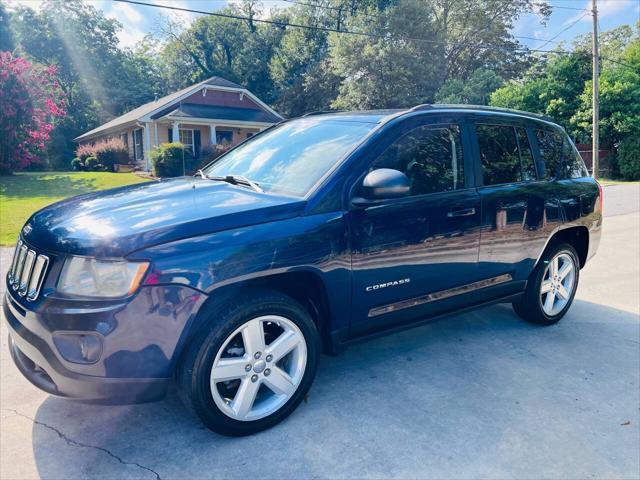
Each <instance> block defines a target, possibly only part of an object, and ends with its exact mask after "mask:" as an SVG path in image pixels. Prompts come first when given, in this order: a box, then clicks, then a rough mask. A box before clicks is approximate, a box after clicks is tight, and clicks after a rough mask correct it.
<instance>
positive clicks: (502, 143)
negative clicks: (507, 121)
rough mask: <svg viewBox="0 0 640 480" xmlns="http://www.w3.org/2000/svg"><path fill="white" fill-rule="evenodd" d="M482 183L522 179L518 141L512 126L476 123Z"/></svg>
mask: <svg viewBox="0 0 640 480" xmlns="http://www.w3.org/2000/svg"><path fill="white" fill-rule="evenodd" d="M476 133H477V135H478V145H479V146H480V160H481V162H482V177H483V180H484V185H498V184H501V183H514V182H520V181H521V180H522V174H521V171H520V155H519V153H518V141H517V139H516V131H515V129H514V128H513V127H510V126H506V125H477V127H476Z"/></svg>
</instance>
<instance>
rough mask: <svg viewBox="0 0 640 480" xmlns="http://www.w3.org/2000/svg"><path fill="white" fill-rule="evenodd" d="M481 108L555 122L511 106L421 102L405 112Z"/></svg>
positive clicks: (547, 117)
mask: <svg viewBox="0 0 640 480" xmlns="http://www.w3.org/2000/svg"><path fill="white" fill-rule="evenodd" d="M435 109H441V110H483V111H486V112H502V113H513V114H516V115H522V116H525V117H531V118H537V119H539V120H544V121H546V122H552V123H555V120H554V119H553V118H551V117H549V116H547V115H541V114H539V113H531V112H524V111H522V110H516V109H513V108H503V107H490V106H487V105H461V104H444V103H442V104H438V103H434V104H431V103H423V104H421V105H416V106H415V107H413V108H410V109H409V110H407V112H418V111H422V110H435Z"/></svg>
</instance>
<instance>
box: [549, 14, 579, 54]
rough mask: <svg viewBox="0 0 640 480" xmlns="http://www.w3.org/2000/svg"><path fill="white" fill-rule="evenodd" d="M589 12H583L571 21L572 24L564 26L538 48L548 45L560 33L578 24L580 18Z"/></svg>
mask: <svg viewBox="0 0 640 480" xmlns="http://www.w3.org/2000/svg"><path fill="white" fill-rule="evenodd" d="M587 13H588V12H585V13H583V14H582V15H581V16H580V17H579V18H578V19H577V20H576V21H575V22H571V24H570V25H568V26H567V27H566V28H563V29H562V30H560V31H559V32H558V33H557V34H555V35H554V36H553V37H551V38H550V39H549V40H547V41H546V42H544V43H543V44H542V45H540V46H539V47H538V48H542V47H545V46H547V45H548V44H549V43H551V42H552V41H554V40H555V39H556V38H558V37H559V36H560V35H562V34H563V33H564V32H566V31H567V30H569V29H570V28H571V27H573V26H574V25H576V24H577V23H578V22H579V21H580V20H582V19H583V18H584V17H586V16H587Z"/></svg>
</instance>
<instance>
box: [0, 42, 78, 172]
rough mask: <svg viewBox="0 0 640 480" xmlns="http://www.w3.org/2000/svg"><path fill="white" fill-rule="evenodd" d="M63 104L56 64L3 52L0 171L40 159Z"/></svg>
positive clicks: (0, 62)
mask: <svg viewBox="0 0 640 480" xmlns="http://www.w3.org/2000/svg"><path fill="white" fill-rule="evenodd" d="M64 107H65V102H64V100H63V99H62V90H61V88H60V84H59V82H58V79H57V77H56V67H54V66H49V67H42V66H39V65H35V64H32V63H31V62H29V61H27V60H25V59H23V58H19V57H14V56H13V55H12V54H11V53H9V52H0V112H2V115H0V174H3V175H6V174H8V173H11V172H12V171H13V170H14V169H16V168H25V167H28V166H29V165H30V164H32V163H35V162H38V160H39V155H38V153H39V152H38V151H39V150H40V149H43V148H44V146H45V143H46V142H47V141H48V140H49V138H50V133H51V131H52V130H53V128H54V122H55V121H56V120H57V119H60V118H62V117H64V116H65V114H66V112H65V110H64Z"/></svg>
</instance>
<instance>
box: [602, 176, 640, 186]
mask: <svg viewBox="0 0 640 480" xmlns="http://www.w3.org/2000/svg"><path fill="white" fill-rule="evenodd" d="M598 182H600V185H634V184H636V183H640V181H638V180H636V181H629V180H612V179H610V178H599V179H598Z"/></svg>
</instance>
